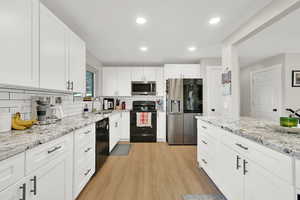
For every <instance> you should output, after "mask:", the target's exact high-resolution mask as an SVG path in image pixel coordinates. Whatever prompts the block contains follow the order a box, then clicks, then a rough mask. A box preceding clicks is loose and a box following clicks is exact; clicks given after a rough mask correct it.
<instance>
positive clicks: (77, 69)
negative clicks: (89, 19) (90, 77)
mask: <svg viewBox="0 0 300 200" xmlns="http://www.w3.org/2000/svg"><path fill="white" fill-rule="evenodd" d="M69 33H70V34H69V69H68V74H69V76H67V80H68V81H69V84H70V87H69V88H70V90H72V91H74V92H79V93H85V71H86V48H85V42H84V41H83V40H81V39H80V38H79V37H78V36H77V35H76V34H74V33H73V32H71V31H69Z"/></svg>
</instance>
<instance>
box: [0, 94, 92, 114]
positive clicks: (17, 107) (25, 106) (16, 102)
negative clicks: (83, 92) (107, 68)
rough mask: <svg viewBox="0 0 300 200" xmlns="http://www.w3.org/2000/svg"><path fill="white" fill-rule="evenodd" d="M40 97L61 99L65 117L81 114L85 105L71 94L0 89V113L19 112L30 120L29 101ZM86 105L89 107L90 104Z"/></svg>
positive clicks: (80, 99)
mask: <svg viewBox="0 0 300 200" xmlns="http://www.w3.org/2000/svg"><path fill="white" fill-rule="evenodd" d="M40 96H55V97H61V98H62V104H61V105H62V108H63V111H64V115H65V116H71V115H76V114H80V113H82V110H83V106H84V105H85V104H86V102H82V98H77V97H73V95H72V94H63V93H52V92H44V91H43V92H40V91H30V90H23V89H20V90H18V89H5V88H0V113H3V112H5V113H11V114H14V113H16V112H20V113H21V115H22V118H23V119H25V120H27V119H30V118H31V110H32V109H31V99H32V97H40ZM88 105H89V107H91V102H89V103H88Z"/></svg>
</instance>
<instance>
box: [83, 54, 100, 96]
mask: <svg viewBox="0 0 300 200" xmlns="http://www.w3.org/2000/svg"><path fill="white" fill-rule="evenodd" d="M86 62H87V70H91V71H93V72H95V76H96V80H95V85H96V96H101V95H102V63H101V61H100V60H98V59H97V58H96V57H95V56H94V55H93V54H91V53H90V52H89V51H87V52H86Z"/></svg>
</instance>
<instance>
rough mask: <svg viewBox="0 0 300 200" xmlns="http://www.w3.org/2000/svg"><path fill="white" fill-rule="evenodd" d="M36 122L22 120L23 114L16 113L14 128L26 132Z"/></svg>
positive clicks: (13, 122)
mask: <svg viewBox="0 0 300 200" xmlns="http://www.w3.org/2000/svg"><path fill="white" fill-rule="evenodd" d="M36 122H37V120H22V119H21V114H20V113H16V114H14V116H13V118H12V128H13V129H14V130H25V129H27V128H31V127H32V125H33V124H35V123H36Z"/></svg>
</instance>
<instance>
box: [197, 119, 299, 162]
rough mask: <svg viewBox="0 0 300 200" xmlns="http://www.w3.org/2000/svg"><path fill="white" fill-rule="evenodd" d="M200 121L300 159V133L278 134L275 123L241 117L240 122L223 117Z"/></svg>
mask: <svg viewBox="0 0 300 200" xmlns="http://www.w3.org/2000/svg"><path fill="white" fill-rule="evenodd" d="M196 118H197V119H199V120H202V121H204V122H207V123H210V124H212V125H214V126H217V127H220V128H222V129H225V130H227V131H229V132H231V133H234V134H236V135H239V136H241V137H244V138H247V139H249V140H252V141H254V142H256V143H259V144H261V145H264V146H266V147H268V148H270V149H273V150H275V151H278V152H281V153H284V154H286V155H289V156H292V157H295V158H297V159H300V133H299V134H290V133H283V132H278V131H276V130H275V129H273V128H272V126H273V125H274V124H275V123H274V122H269V121H263V120H258V119H254V118H250V117H241V118H240V119H239V120H234V119H229V118H227V119H225V118H221V117H196Z"/></svg>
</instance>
